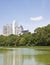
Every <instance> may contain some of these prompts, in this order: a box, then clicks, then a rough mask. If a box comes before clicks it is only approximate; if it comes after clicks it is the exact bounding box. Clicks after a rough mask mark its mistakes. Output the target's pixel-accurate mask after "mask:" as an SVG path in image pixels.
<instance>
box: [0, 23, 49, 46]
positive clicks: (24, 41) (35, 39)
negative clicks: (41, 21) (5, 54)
mask: <svg viewBox="0 0 50 65" xmlns="http://www.w3.org/2000/svg"><path fill="white" fill-rule="evenodd" d="M0 46H50V24H49V25H47V26H44V27H39V28H37V29H35V30H34V33H30V32H28V33H26V34H23V35H20V36H17V35H13V34H12V35H9V36H3V35H0Z"/></svg>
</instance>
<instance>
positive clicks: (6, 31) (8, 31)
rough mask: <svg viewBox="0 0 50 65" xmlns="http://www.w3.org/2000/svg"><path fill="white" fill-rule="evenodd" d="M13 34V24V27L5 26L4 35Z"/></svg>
mask: <svg viewBox="0 0 50 65" xmlns="http://www.w3.org/2000/svg"><path fill="white" fill-rule="evenodd" d="M11 34H12V24H11V25H8V24H6V25H4V26H3V35H5V36H8V35H11Z"/></svg>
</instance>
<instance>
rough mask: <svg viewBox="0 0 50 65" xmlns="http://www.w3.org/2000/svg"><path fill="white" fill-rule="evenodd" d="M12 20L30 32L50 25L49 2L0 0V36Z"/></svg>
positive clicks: (49, 0) (48, 0) (44, 0)
mask: <svg viewBox="0 0 50 65" xmlns="http://www.w3.org/2000/svg"><path fill="white" fill-rule="evenodd" d="M14 19H15V20H16V21H17V24H18V25H23V27H24V29H28V30H29V31H31V32H33V31H34V29H35V28H37V27H41V26H46V25H47V24H50V0H0V34H2V29H3V25H5V24H11V23H12V22H13V20H14Z"/></svg>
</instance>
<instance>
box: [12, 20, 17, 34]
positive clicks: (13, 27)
mask: <svg viewBox="0 0 50 65" xmlns="http://www.w3.org/2000/svg"><path fill="white" fill-rule="evenodd" d="M15 28H16V21H15V20H14V21H13V23H12V29H13V34H14V35H15Z"/></svg>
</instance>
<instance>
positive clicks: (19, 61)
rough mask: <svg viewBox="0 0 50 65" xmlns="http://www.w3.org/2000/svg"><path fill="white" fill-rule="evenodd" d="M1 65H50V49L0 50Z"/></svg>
mask: <svg viewBox="0 0 50 65" xmlns="http://www.w3.org/2000/svg"><path fill="white" fill-rule="evenodd" d="M0 65H50V49H43V48H42V49H36V48H12V49H11V48H4V49H0Z"/></svg>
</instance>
